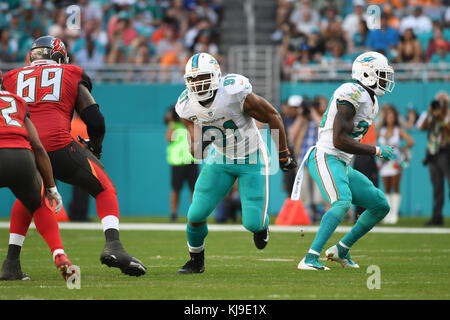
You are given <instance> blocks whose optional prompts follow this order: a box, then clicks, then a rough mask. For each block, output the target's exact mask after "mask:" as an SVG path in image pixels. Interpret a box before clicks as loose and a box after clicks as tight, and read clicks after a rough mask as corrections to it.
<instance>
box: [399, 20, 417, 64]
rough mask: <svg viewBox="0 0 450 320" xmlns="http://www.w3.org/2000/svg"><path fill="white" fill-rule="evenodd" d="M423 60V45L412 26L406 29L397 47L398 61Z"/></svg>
mask: <svg viewBox="0 0 450 320" xmlns="http://www.w3.org/2000/svg"><path fill="white" fill-rule="evenodd" d="M421 61H422V47H421V45H420V42H419V41H418V40H417V37H416V36H415V35H414V31H413V29H412V28H409V29H406V30H405V32H404V33H403V35H402V36H401V40H400V42H399V44H398V48H397V62H399V63H409V62H410V63H418V62H421Z"/></svg>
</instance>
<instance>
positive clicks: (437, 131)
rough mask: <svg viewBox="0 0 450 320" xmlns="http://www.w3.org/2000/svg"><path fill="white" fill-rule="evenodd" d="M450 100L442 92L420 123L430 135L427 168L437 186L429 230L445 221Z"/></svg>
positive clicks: (449, 163)
mask: <svg viewBox="0 0 450 320" xmlns="http://www.w3.org/2000/svg"><path fill="white" fill-rule="evenodd" d="M448 105H449V96H448V94H447V93H446V92H444V91H441V92H439V93H438V94H437V95H436V97H435V100H433V101H432V102H431V104H430V107H429V109H428V112H424V113H423V114H422V115H421V117H420V118H419V120H418V122H417V126H418V127H419V128H420V129H421V130H426V131H428V145H427V152H426V157H425V159H424V161H423V164H424V165H428V166H429V168H430V178H431V184H432V185H433V215H432V217H431V219H430V220H429V221H428V222H427V223H426V225H427V226H442V225H443V224H444V218H443V215H442V208H443V206H444V199H445V198H444V196H445V195H444V190H445V188H444V180H445V179H447V182H448V184H449V187H450V113H449V111H448Z"/></svg>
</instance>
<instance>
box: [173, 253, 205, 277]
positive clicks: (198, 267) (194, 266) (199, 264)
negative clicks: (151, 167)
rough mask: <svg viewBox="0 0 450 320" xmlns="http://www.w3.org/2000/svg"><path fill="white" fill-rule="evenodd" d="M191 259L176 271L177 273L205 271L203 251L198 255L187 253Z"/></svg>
mask: <svg viewBox="0 0 450 320" xmlns="http://www.w3.org/2000/svg"><path fill="white" fill-rule="evenodd" d="M189 254H190V255H191V259H190V260H189V261H188V262H186V264H185V265H184V266H182V267H181V269H180V270H178V273H182V274H189V273H203V272H204V271H205V250H203V251H202V252H199V253H191V252H190V253H189Z"/></svg>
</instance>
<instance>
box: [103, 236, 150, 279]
mask: <svg viewBox="0 0 450 320" xmlns="http://www.w3.org/2000/svg"><path fill="white" fill-rule="evenodd" d="M100 262H101V263H102V264H106V265H107V266H108V267H114V268H119V269H120V270H121V271H122V273H125V274H127V275H129V276H136V277H139V276H142V275H144V274H145V272H146V270H147V267H146V266H145V265H144V264H143V263H142V262H141V261H139V260H138V259H136V258H135V257H132V256H130V255H129V254H128V253H127V252H126V251H125V249H124V248H123V247H122V244H121V243H120V241H119V240H114V241H108V242H106V244H105V248H104V249H103V252H102V254H101V255H100Z"/></svg>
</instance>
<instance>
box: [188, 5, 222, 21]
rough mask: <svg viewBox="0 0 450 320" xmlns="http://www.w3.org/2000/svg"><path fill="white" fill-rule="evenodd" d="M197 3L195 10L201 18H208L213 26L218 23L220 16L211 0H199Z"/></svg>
mask: <svg viewBox="0 0 450 320" xmlns="http://www.w3.org/2000/svg"><path fill="white" fill-rule="evenodd" d="M196 3H197V6H195V9H194V10H195V11H196V12H197V15H198V16H199V18H200V19H202V18H206V19H208V20H209V21H210V22H211V24H212V25H213V26H214V25H217V23H218V21H219V17H218V16H217V13H216V12H215V11H214V9H213V8H212V7H211V1H210V0H197V1H196Z"/></svg>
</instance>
